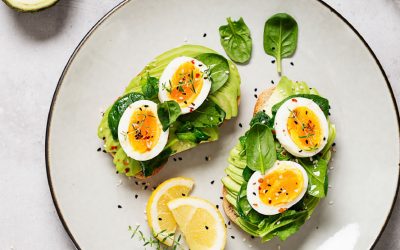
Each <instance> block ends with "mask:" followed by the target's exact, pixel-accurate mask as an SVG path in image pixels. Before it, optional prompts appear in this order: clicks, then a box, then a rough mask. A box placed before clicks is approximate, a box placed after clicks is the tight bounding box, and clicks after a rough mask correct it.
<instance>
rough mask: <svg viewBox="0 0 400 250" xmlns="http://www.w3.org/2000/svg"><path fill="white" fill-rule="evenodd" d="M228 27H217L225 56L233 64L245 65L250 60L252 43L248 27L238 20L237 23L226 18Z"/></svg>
mask: <svg viewBox="0 0 400 250" xmlns="http://www.w3.org/2000/svg"><path fill="white" fill-rule="evenodd" d="M227 21H228V25H223V26H221V27H219V35H220V37H221V39H220V40H221V45H222V47H224V50H225V52H226V54H227V55H228V56H229V57H230V58H231V59H232V60H233V61H235V62H238V63H245V62H247V61H249V60H250V56H251V50H252V41H251V35H250V30H249V27H247V25H246V23H245V22H244V21H243V18H240V19H239V20H238V21H232V19H231V18H230V17H228V18H227Z"/></svg>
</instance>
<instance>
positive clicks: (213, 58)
mask: <svg viewBox="0 0 400 250" xmlns="http://www.w3.org/2000/svg"><path fill="white" fill-rule="evenodd" d="M195 58H196V59H197V60H199V61H200V62H202V63H204V64H205V65H206V66H207V67H208V70H209V72H208V77H210V79H211V83H212V84H211V90H210V93H211V94H212V93H214V92H215V91H217V90H218V89H220V88H221V87H222V86H224V84H225V83H226V82H227V81H228V79H229V74H230V71H229V63H228V60H226V58H225V57H223V56H221V55H218V54H214V53H204V54H200V55H198V56H196V57H195Z"/></svg>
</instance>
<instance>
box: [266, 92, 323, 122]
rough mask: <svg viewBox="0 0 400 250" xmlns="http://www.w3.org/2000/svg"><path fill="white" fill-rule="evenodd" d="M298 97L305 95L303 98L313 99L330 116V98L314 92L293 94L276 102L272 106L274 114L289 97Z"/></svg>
mask: <svg viewBox="0 0 400 250" xmlns="http://www.w3.org/2000/svg"><path fill="white" fill-rule="evenodd" d="M296 97H303V98H307V99H310V100H312V101H313V102H315V103H316V104H317V105H318V106H319V107H320V108H321V110H322V112H324V114H325V116H326V117H328V115H329V109H330V106H329V101H328V99H325V98H323V97H321V96H319V95H312V94H298V95H291V96H288V97H286V98H285V99H283V100H282V101H280V102H278V103H277V104H275V105H274V106H272V109H271V110H272V115H273V116H275V114H276V112H278V109H279V108H280V107H281V106H282V104H283V103H284V102H286V101H287V100H289V99H293V98H296Z"/></svg>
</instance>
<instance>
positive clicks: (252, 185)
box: [247, 161, 308, 215]
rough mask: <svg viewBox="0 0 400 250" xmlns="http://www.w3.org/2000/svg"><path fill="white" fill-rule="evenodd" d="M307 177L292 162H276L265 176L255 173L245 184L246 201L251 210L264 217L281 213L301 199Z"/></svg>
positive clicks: (305, 187) (306, 183) (305, 189)
mask: <svg viewBox="0 0 400 250" xmlns="http://www.w3.org/2000/svg"><path fill="white" fill-rule="evenodd" d="M307 186H308V176H307V173H306V171H305V170H304V168H303V167H302V166H301V165H300V164H298V163H296V162H293V161H276V162H275V164H274V165H273V166H272V168H270V169H269V170H268V171H267V172H265V174H264V175H263V174H261V172H260V171H256V172H254V173H253V175H252V176H251V177H250V180H249V182H248V183H247V199H248V201H249V203H250V205H251V207H252V208H254V209H255V210H256V211H257V212H259V213H261V214H264V215H274V214H278V213H283V212H284V211H286V210H287V209H289V208H290V207H291V206H293V205H294V204H296V203H297V202H299V201H300V200H301V198H303V196H304V194H305V193H306V191H307Z"/></svg>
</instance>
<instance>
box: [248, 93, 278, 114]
mask: <svg viewBox="0 0 400 250" xmlns="http://www.w3.org/2000/svg"><path fill="white" fill-rule="evenodd" d="M274 90H275V86H271V87H269V88H267V89H266V90H264V91H263V92H261V94H260V95H258V98H257V101H256V104H255V105H254V111H253V115H255V114H256V113H257V112H260V111H262V110H263V108H264V107H265V105H266V104H267V102H268V100H269V98H270V97H271V95H272V93H273V92H274Z"/></svg>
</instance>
